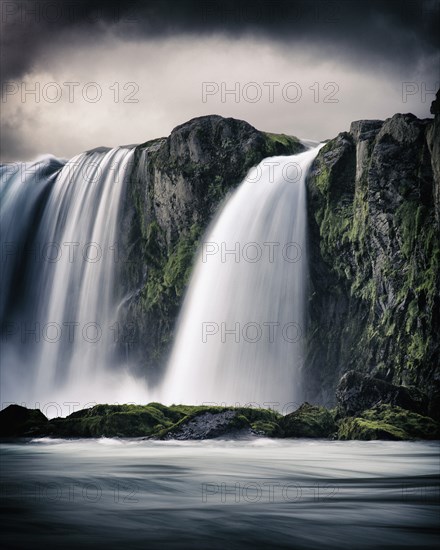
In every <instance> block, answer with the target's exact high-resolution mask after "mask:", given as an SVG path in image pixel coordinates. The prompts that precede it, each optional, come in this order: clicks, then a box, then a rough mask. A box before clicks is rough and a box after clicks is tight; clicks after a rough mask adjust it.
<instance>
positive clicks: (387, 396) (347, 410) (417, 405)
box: [336, 371, 428, 416]
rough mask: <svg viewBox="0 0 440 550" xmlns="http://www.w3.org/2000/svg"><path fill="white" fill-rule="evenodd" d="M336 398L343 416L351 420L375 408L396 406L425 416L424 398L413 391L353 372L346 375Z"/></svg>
mask: <svg viewBox="0 0 440 550" xmlns="http://www.w3.org/2000/svg"><path fill="white" fill-rule="evenodd" d="M336 398H337V400H338V405H339V409H340V411H341V412H342V414H343V415H347V416H355V415H357V414H358V413H360V412H362V411H364V410H365V409H370V408H371V407H374V406H375V405H380V404H390V405H397V406H399V407H402V408H403V409H407V410H409V411H413V412H416V413H419V414H427V412H428V400H427V396H426V395H425V394H424V393H423V392H421V391H420V390H418V389H417V388H407V387H404V386H397V385H394V384H390V383H389V382H386V381H385V380H380V379H378V378H371V377H369V376H366V375H364V374H361V373H359V372H355V371H349V372H347V373H346V374H345V375H344V376H343V377H342V378H341V381H340V382H339V385H338V387H337V389H336Z"/></svg>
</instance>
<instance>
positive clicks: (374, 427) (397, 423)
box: [338, 405, 440, 440]
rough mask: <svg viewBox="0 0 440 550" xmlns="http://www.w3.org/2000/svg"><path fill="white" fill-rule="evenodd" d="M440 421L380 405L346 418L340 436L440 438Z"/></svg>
mask: <svg viewBox="0 0 440 550" xmlns="http://www.w3.org/2000/svg"><path fill="white" fill-rule="evenodd" d="M439 437H440V431H439V424H438V422H436V421H435V420H433V419H432V418H429V417H427V416H422V415H420V414H417V413H414V412H411V411H408V410H405V409H402V408H401V407H395V406H392V405H378V406H377V407H373V408H372V409H368V410H366V411H364V412H363V413H362V414H361V415H360V416H359V417H356V418H346V419H343V420H342V421H341V422H340V424H339V429H338V439H342V440H347V439H359V440H371V439H391V440H409V439H438V438H439Z"/></svg>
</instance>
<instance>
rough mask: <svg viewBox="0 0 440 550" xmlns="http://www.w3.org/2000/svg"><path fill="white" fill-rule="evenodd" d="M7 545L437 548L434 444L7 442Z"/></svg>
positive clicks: (436, 448)
mask: <svg viewBox="0 0 440 550" xmlns="http://www.w3.org/2000/svg"><path fill="white" fill-rule="evenodd" d="M0 450H1V453H2V469H1V487H2V498H1V500H0V507H1V512H2V522H3V525H2V543H3V545H4V547H5V548H45V549H52V548H53V549H55V548H56V549H58V548H69V549H70V548H85V549H87V548H103V549H104V548H105V549H106V550H108V549H109V548H121V547H123V548H139V549H142V550H143V549H145V548H149V549H156V548H157V549H159V548H161V549H162V548H170V549H187V548H200V549H202V548H212V549H222V550H223V549H224V548H228V549H231V550H234V549H242V548H259V549H260V548H261V549H263V548H297V549H304V550H306V549H307V550H308V549H320V548H322V549H335V550H336V549H338V550H339V549H347V550H352V549H353V548H356V549H373V548H381V549H390V550H391V549H397V548H399V549H400V548H411V547H414V548H435V547H436V543H438V537H437V532H436V529H437V527H438V512H439V479H438V452H439V446H438V443H437V442H387V441H377V442H359V441H353V442H338V441H322V440H315V441H313V440H269V439H249V440H218V439H217V440H207V441H201V442H199V441H197V442H194V441H185V442H176V441H169V442H158V441H142V440H119V439H105V438H102V439H95V440H71V441H62V440H51V439H42V440H33V441H31V442H27V443H23V442H10V443H7V444H6V443H3V444H2V445H1V448H0Z"/></svg>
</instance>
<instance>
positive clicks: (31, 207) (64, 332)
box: [0, 148, 146, 416]
mask: <svg viewBox="0 0 440 550" xmlns="http://www.w3.org/2000/svg"><path fill="white" fill-rule="evenodd" d="M133 152H134V151H133V149H130V148H115V149H104V148H102V149H98V150H94V151H90V152H87V153H83V154H81V155H78V156H76V157H74V158H72V159H71V160H69V161H68V162H65V161H60V160H58V159H55V158H54V157H50V156H46V157H42V158H40V159H38V160H37V161H35V162H33V163H17V164H10V165H3V166H1V168H0V184H1V187H0V194H1V199H2V200H1V222H0V223H1V225H0V236H1V247H2V251H1V252H2V262H1V267H2V273H1V275H2V281H1V285H2V286H1V288H2V293H1V296H2V298H1V302H0V306H1V307H0V321H1V325H2V347H1V378H2V405H3V406H5V404H6V403H23V404H24V405H26V406H28V407H30V408H34V407H37V408H39V407H41V408H42V409H43V410H44V412H45V413H46V414H48V415H49V416H56V415H57V414H58V415H61V414H62V413H64V414H68V412H69V407H70V410H72V407H73V406H74V405H73V404H74V403H76V405H75V406H76V408H78V407H84V406H85V405H86V404H87V403H92V404H93V403H96V402H98V403H99V402H110V403H112V402H113V403H114V402H133V401H136V400H139V399H141V400H142V399H144V398H145V395H146V391H145V387H142V386H139V384H137V383H136V381H135V380H133V378H132V377H131V376H130V375H129V374H128V365H127V364H124V363H123V362H121V361H120V358H119V357H116V354H115V348H116V345H115V343H116V340H117V330H118V328H117V321H118V320H117V307H118V304H119V301H120V299H121V296H119V295H118V293H117V292H116V291H115V286H116V284H115V281H116V280H117V274H118V268H119V266H120V260H119V249H118V246H119V244H118V243H119V240H120V233H119V231H120V227H119V217H120V211H121V205H122V203H123V199H124V194H125V188H126V184H127V179H128V177H129V174H130V171H131V168H132V157H133ZM69 403H70V405H69ZM65 404H67V405H66V406H65ZM89 406H90V405H89Z"/></svg>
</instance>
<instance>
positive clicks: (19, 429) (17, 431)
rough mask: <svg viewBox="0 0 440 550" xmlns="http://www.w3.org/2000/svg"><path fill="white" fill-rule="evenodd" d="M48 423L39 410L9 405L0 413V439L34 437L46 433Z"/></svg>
mask: <svg viewBox="0 0 440 550" xmlns="http://www.w3.org/2000/svg"><path fill="white" fill-rule="evenodd" d="M48 422H49V421H48V419H47V418H46V417H45V416H44V414H43V413H42V412H41V411H40V410H39V409H27V408H26V407H21V406H20V405H9V406H8V407H6V408H5V409H3V410H2V411H0V437H35V436H38V435H41V434H42V433H47V427H48Z"/></svg>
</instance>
